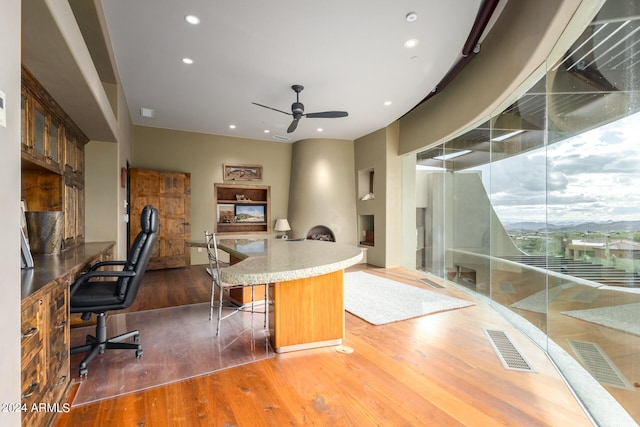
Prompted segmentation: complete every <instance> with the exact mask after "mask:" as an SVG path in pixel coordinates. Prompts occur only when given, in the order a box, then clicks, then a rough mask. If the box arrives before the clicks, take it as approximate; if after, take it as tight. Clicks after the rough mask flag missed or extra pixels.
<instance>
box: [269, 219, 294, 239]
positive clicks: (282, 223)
mask: <svg viewBox="0 0 640 427" xmlns="http://www.w3.org/2000/svg"><path fill="white" fill-rule="evenodd" d="M273 229H274V230H275V231H284V234H283V235H281V236H280V237H278V238H279V239H283V240H287V239H288V238H289V236H288V235H287V231H289V230H291V226H290V225H289V221H287V219H286V218H280V219H277V220H276V225H275V227H273Z"/></svg>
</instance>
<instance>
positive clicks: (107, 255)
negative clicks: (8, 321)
mask: <svg viewBox="0 0 640 427" xmlns="http://www.w3.org/2000/svg"><path fill="white" fill-rule="evenodd" d="M113 247H114V243H113V242H102V243H87V244H79V245H76V246H74V247H73V248H70V249H67V250H65V251H64V252H62V253H60V254H56V255H39V256H35V257H34V268H30V269H23V270H22V323H21V324H22V328H21V334H22V389H21V395H22V402H21V404H22V408H23V409H24V411H23V413H22V414H23V416H22V425H24V426H46V425H50V424H51V422H52V420H53V418H54V416H55V414H56V413H57V412H62V411H64V410H65V407H64V404H65V403H66V399H67V394H68V391H69V386H70V384H71V374H70V366H69V358H70V356H69V327H70V318H69V287H70V285H71V283H73V281H74V280H75V278H76V277H77V276H78V275H79V274H80V273H81V272H83V271H85V270H87V269H88V267H89V266H90V265H91V264H93V263H95V262H98V261H106V260H109V259H112V258H113ZM41 404H47V405H48V407H47V408H48V409H47V410H44V409H42V410H33V409H34V405H36V406H35V408H39V406H38V405H41Z"/></svg>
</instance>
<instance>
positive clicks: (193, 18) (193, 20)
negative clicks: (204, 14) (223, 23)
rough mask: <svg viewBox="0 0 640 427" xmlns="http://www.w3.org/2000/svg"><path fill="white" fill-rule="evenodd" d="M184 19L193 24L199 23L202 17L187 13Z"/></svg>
mask: <svg viewBox="0 0 640 427" xmlns="http://www.w3.org/2000/svg"><path fill="white" fill-rule="evenodd" d="M184 20H185V21H187V22H188V23H189V24H191V25H198V24H199V23H200V18H198V17H197V16H195V15H187V16H185V17H184Z"/></svg>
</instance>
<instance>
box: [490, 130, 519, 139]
mask: <svg viewBox="0 0 640 427" xmlns="http://www.w3.org/2000/svg"><path fill="white" fill-rule="evenodd" d="M522 132H524V130H522V129H520V130H515V131H513V132H509V133H507V134H504V135H501V136H496V137H495V138H491V140H492V141H494V142H500V141H504V140H505V139H509V138H511V137H512V136H516V135H520V134H521V133H522Z"/></svg>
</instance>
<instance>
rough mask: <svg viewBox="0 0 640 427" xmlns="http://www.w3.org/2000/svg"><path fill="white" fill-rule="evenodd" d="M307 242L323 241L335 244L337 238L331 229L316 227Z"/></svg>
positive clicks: (308, 236) (308, 234)
mask: <svg viewBox="0 0 640 427" xmlns="http://www.w3.org/2000/svg"><path fill="white" fill-rule="evenodd" d="M307 240H321V241H324V242H335V241H336V236H335V235H334V234H333V231H331V229H330V228H329V227H325V226H324V225H316V226H315V227H313V228H312V229H311V230H309V232H308V233H307Z"/></svg>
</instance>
